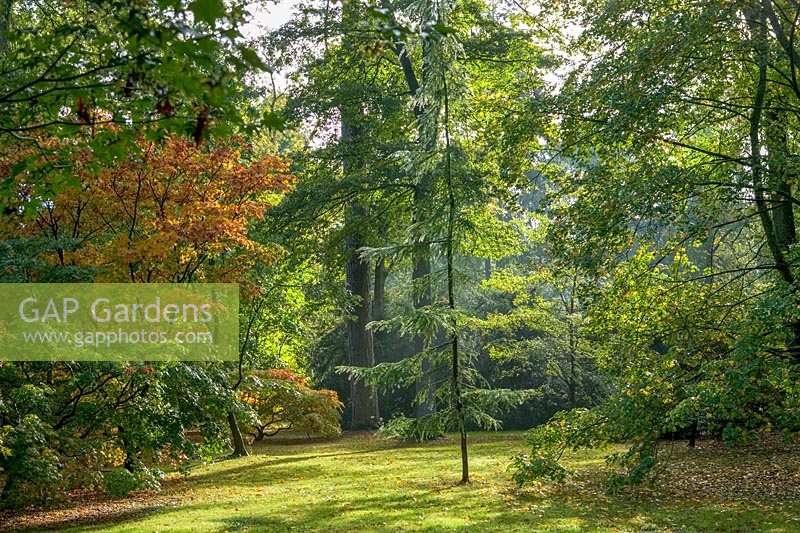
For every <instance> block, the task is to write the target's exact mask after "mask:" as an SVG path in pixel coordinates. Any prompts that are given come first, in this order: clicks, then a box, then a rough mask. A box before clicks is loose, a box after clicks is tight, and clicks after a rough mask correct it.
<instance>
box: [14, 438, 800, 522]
mask: <svg viewBox="0 0 800 533" xmlns="http://www.w3.org/2000/svg"><path fill="white" fill-rule="evenodd" d="M670 448H671V450H670ZM523 449H524V440H523V436H522V434H520V433H512V432H507V433H496V434H486V433H482V434H475V435H473V436H472V437H471V446H470V453H471V462H470V466H471V469H472V479H473V482H472V483H471V484H470V485H467V486H459V485H457V484H456V483H455V482H456V481H457V479H458V477H459V467H460V462H459V456H458V444H457V442H456V441H455V439H453V438H452V437H451V438H447V439H442V440H440V441H436V442H433V443H427V444H413V445H398V444H396V443H392V442H389V441H386V440H383V439H380V438H377V437H374V436H371V435H368V434H353V435H347V436H345V437H344V438H342V439H338V440H333V441H323V442H311V443H309V442H304V443H283V444H277V443H269V444H262V445H258V446H256V447H255V449H254V453H253V455H252V456H250V457H246V458H241V459H231V460H226V461H220V462H217V463H215V464H211V465H206V466H200V467H197V468H195V469H193V470H192V471H191V473H190V474H189V475H188V476H187V477H177V476H176V477H173V478H170V479H169V480H168V481H167V482H166V483H165V486H164V490H163V491H162V492H161V493H159V494H138V495H135V496H132V497H128V498H122V499H106V498H100V497H92V496H86V495H84V496H83V497H75V498H73V499H71V501H69V502H66V503H65V504H64V505H62V506H60V507H59V508H56V509H50V510H40V511H28V512H26V513H24V514H22V515H18V516H12V515H3V516H0V520H3V522H0V529H3V528H6V529H14V530H20V529H28V530H32V529H41V528H53V529H58V530H60V531H111V532H139V531H142V532H155V531H158V532H165V531H186V532H195V531H214V532H224V531H269V532H280V531H326V532H327V531H348V532H361V531H398V530H401V531H453V530H462V531H504V532H505V531H676V532H678V531H680V532H689V531H742V532H744V531H800V449H798V448H797V447H796V446H788V445H783V444H781V443H778V442H773V443H769V444H768V445H759V446H753V447H751V448H748V449H745V450H733V451H731V450H725V449H724V448H721V447H720V446H719V445H717V444H714V443H710V442H702V441H701V442H700V443H699V445H698V448H697V449H695V450H687V449H686V448H685V443H678V444H676V445H674V446H668V447H667V448H666V449H665V450H664V452H665V453H670V454H671V455H672V457H671V461H670V463H669V466H668V467H667V468H665V469H664V471H663V472H662V473H661V474H660V476H659V478H658V481H657V484H656V485H654V486H644V487H639V488H637V489H636V490H633V491H628V492H626V493H625V494H622V495H616V496H609V495H607V494H606V493H605V492H604V490H603V480H604V479H605V476H606V475H607V473H608V471H607V467H606V465H605V462H604V459H603V457H604V453H603V452H601V451H599V450H596V451H589V452H583V453H578V454H575V455H573V456H571V457H570V458H569V463H570V465H571V467H572V468H573V469H575V470H576V471H577V473H576V475H575V477H573V478H572V479H571V480H570V481H569V482H568V483H567V484H565V485H563V486H555V485H549V484H543V485H538V486H534V487H528V488H525V489H518V488H516V486H515V485H514V484H513V482H512V481H511V480H510V477H509V473H508V471H507V468H508V463H509V461H510V459H511V457H512V456H513V455H514V454H516V453H518V452H519V451H521V450H523ZM608 451H609V450H606V452H608Z"/></svg>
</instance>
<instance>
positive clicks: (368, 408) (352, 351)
mask: <svg viewBox="0 0 800 533" xmlns="http://www.w3.org/2000/svg"><path fill="white" fill-rule="evenodd" d="M351 120H353V119H352V117H351V116H350V115H349V114H348V113H342V143H343V144H344V145H345V146H346V147H347V149H348V150H352V149H353V147H354V146H356V145H357V144H358V143H357V138H356V137H357V135H356V128H355V127H354V126H353V124H352V123H351V122H350V121H351ZM358 159H359V158H358V156H354V155H352V154H348V155H347V156H345V158H344V171H345V173H348V172H354V171H357V170H359V169H361V168H362V165H361V164H360V162H359V161H358ZM366 216H367V210H366V208H365V207H364V206H363V205H362V204H361V202H360V201H359V199H358V197H357V196H356V197H355V198H354V199H353V200H352V201H351V202H350V205H349V206H348V207H347V213H346V215H345V219H346V220H345V224H346V226H347V228H348V237H347V241H346V246H347V254H348V258H347V267H346V268H347V272H346V277H347V279H346V283H347V291H348V292H349V294H351V295H352V296H354V297H355V298H354V300H355V301H354V303H353V308H352V310H351V318H350V319H348V322H347V352H348V353H347V356H348V363H349V364H350V365H352V366H360V367H372V366H375V351H374V346H373V340H372V331H371V330H369V329H368V328H367V324H369V322H370V265H369V262H368V261H365V260H364V259H362V257H361V255H360V253H359V250H360V249H361V248H362V247H363V246H364V245H365V244H366V242H364V237H363V234H362V231H361V227H362V225H363V224H364V219H365V217H366ZM350 405H351V415H352V416H351V418H350V427H351V429H371V428H374V427H376V425H377V423H378V398H377V395H376V394H375V390H374V387H372V386H370V385H368V384H367V383H364V381H363V380H353V381H352V382H351V384H350Z"/></svg>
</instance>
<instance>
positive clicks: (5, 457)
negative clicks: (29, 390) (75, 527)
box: [0, 414, 62, 508]
mask: <svg viewBox="0 0 800 533" xmlns="http://www.w3.org/2000/svg"><path fill="white" fill-rule="evenodd" d="M48 433H49V428H47V426H46V425H45V424H43V423H42V421H41V420H39V417H38V416H36V415H34V414H28V415H26V416H24V417H23V418H22V420H20V422H19V424H17V425H15V426H4V427H3V441H2V448H3V453H2V455H0V468H2V472H3V473H4V474H5V477H6V482H5V486H4V487H3V494H2V504H3V506H4V507H9V508H19V507H23V506H26V505H29V504H42V503H48V502H52V501H53V500H56V499H58V498H59V496H60V493H59V491H58V488H59V486H60V483H61V480H62V478H61V471H60V466H61V465H60V460H59V457H58V455H57V454H56V453H55V451H54V450H53V449H52V448H50V446H49V439H48V437H49V435H48Z"/></svg>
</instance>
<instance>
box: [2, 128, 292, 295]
mask: <svg viewBox="0 0 800 533" xmlns="http://www.w3.org/2000/svg"><path fill="white" fill-rule="evenodd" d="M250 152H251V150H250V147H249V146H247V145H246V144H244V143H243V142H242V141H241V140H240V139H237V138H233V139H229V140H228V141H226V142H223V143H218V144H217V145H215V146H213V147H211V148H202V147H197V146H196V145H195V144H194V143H193V142H191V141H189V140H186V139H181V138H177V137H169V138H167V139H165V140H163V141H161V142H159V143H154V142H149V141H148V142H145V141H140V142H139V143H137V145H136V147H135V150H132V151H131V152H130V153H129V154H127V155H126V157H124V158H122V159H121V160H119V161H117V162H115V164H114V165H99V166H98V164H97V162H96V161H95V160H94V158H93V157H92V155H91V153H89V152H88V151H82V152H79V153H78V154H76V155H75V157H74V158H73V171H74V174H75V176H76V177H77V178H78V184H77V185H74V186H69V187H66V188H63V189H62V190H60V191H59V193H58V194H56V195H55V197H54V198H52V199H44V198H42V199H36V200H29V201H39V202H40V203H41V207H40V208H38V209H37V211H36V215H35V218H34V220H33V221H29V220H25V221H22V220H20V221H19V222H18V223H16V224H14V225H12V227H9V226H8V224H5V225H4V229H5V230H11V232H15V233H17V235H15V236H25V237H39V238H41V237H44V238H49V239H54V240H56V241H60V240H68V241H70V242H71V243H72V244H71V245H70V246H66V245H65V246H64V249H58V250H57V251H56V252H54V253H53V257H52V259H53V261H54V262H55V263H57V264H63V265H77V266H82V267H88V268H91V269H93V270H94V271H95V272H96V275H95V279H96V280H97V281H128V282H191V281H239V280H240V278H241V276H242V274H243V272H244V271H246V270H247V269H248V268H249V267H250V266H252V265H253V264H255V263H256V262H257V261H259V260H261V261H270V260H271V259H272V258H273V257H274V254H275V252H274V251H272V250H270V249H268V248H266V247H264V246H263V245H261V244H259V243H257V242H255V241H254V240H252V239H251V237H250V235H249V229H250V228H251V226H252V224H253V223H254V222H256V221H259V220H261V219H263V217H264V215H265V212H266V210H267V209H268V208H269V207H270V203H271V201H274V200H275V198H277V196H276V193H281V192H285V191H287V190H288V189H289V188H290V186H291V184H292V177H291V176H290V175H289V174H288V170H289V164H288V162H287V161H285V160H284V159H282V158H279V157H275V156H263V157H257V158H247V156H248V155H249V153H250Z"/></svg>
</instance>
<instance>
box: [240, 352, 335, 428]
mask: <svg viewBox="0 0 800 533" xmlns="http://www.w3.org/2000/svg"><path fill="white" fill-rule="evenodd" d="M240 397H241V399H242V401H244V402H245V403H247V404H249V405H251V406H252V407H253V409H254V411H255V413H256V418H255V420H253V421H252V423H251V429H252V433H253V437H254V438H255V440H261V439H263V438H264V437H268V436H272V435H275V434H277V433H279V432H281V431H294V432H299V433H305V434H308V435H322V436H336V435H339V434H341V432H342V430H341V425H340V422H341V420H340V419H341V412H342V407H343V405H342V402H341V401H339V397H338V395H337V394H336V392H335V391H332V390H326V389H321V390H317V389H313V388H311V386H310V383H309V381H308V378H306V377H304V376H299V375H297V374H295V373H294V372H292V371H290V370H286V369H280V368H272V369H269V370H262V371H256V372H255V373H254V374H253V375H252V376H251V377H250V379H249V380H248V382H247V385H246V386H245V387H244V388H243V389H242V390H241V391H240Z"/></svg>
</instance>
